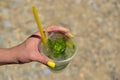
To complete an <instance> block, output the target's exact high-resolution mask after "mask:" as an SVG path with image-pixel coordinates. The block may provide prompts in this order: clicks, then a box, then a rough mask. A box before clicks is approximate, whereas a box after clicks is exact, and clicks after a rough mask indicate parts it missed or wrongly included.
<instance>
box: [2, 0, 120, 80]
mask: <svg viewBox="0 0 120 80" xmlns="http://www.w3.org/2000/svg"><path fill="white" fill-rule="evenodd" d="M32 5H35V6H36V7H37V9H38V12H39V17H40V19H41V23H42V24H43V26H47V25H48V24H50V23H53V24H61V25H62V26H65V27H68V28H70V29H71V30H72V32H73V34H74V36H75V38H76V40H77V44H78V52H77V55H76V56H75V58H74V59H73V60H72V63H71V64H70V65H69V66H68V67H67V68H66V69H65V70H64V71H61V72H59V73H53V72H51V71H49V70H48V68H47V67H46V66H44V65H42V64H41V63H37V62H32V63H28V64H22V65H5V66H0V80H120V0H0V47H1V48H3V47H4V48H9V47H13V46H15V45H18V44H20V43H21V42H23V41H24V40H26V38H27V37H28V36H30V35H31V34H32V33H33V32H36V31H37V25H36V23H35V20H34V17H33V13H32V11H31V7H32Z"/></svg>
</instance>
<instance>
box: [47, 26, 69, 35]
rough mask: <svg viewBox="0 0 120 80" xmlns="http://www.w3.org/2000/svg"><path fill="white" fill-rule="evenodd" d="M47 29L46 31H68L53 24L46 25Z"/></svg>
mask: <svg viewBox="0 0 120 80" xmlns="http://www.w3.org/2000/svg"><path fill="white" fill-rule="evenodd" d="M47 31H48V32H61V33H66V32H68V31H69V30H68V29H66V28H64V27H61V26H55V25H53V26H50V27H48V28H47Z"/></svg>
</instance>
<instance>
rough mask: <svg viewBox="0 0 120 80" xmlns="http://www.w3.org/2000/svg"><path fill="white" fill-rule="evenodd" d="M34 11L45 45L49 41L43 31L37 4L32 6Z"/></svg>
mask: <svg viewBox="0 0 120 80" xmlns="http://www.w3.org/2000/svg"><path fill="white" fill-rule="evenodd" d="M32 12H33V14H34V17H35V21H36V23H37V26H38V30H39V32H40V34H41V39H42V42H43V44H44V46H45V45H46V43H47V40H46V38H45V35H44V33H43V29H42V25H41V23H40V19H39V17H38V14H37V10H36V7H35V6H33V7H32Z"/></svg>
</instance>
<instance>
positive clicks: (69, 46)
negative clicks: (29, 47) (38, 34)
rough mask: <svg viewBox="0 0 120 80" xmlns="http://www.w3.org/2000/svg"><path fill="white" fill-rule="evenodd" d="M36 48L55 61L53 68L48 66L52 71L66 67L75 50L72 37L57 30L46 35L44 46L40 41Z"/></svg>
mask: <svg viewBox="0 0 120 80" xmlns="http://www.w3.org/2000/svg"><path fill="white" fill-rule="evenodd" d="M52 45H53V46H54V47H53V46H52ZM38 48H39V50H40V51H42V53H43V54H44V55H45V56H47V57H48V58H50V59H52V60H53V62H55V68H50V67H49V69H50V70H52V71H61V70H63V69H64V68H66V67H67V65H68V64H69V63H70V61H71V60H72V59H73V57H74V56H75V54H76V50H77V47H76V45H75V41H74V40H73V39H71V38H68V37H67V36H65V35H64V34H62V33H57V32H53V33H51V34H50V35H49V36H48V41H47V45H46V46H44V45H43V43H40V44H39V46H38Z"/></svg>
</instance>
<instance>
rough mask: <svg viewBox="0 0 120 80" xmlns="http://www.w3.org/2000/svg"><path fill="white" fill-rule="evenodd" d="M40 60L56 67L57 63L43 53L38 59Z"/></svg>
mask: <svg viewBox="0 0 120 80" xmlns="http://www.w3.org/2000/svg"><path fill="white" fill-rule="evenodd" d="M37 61H38V62H40V63H42V64H45V65H47V66H49V67H51V68H54V67H55V63H54V62H53V61H52V60H51V59H49V58H48V57H46V56H44V55H43V54H41V55H40V56H39V57H38V59H37Z"/></svg>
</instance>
